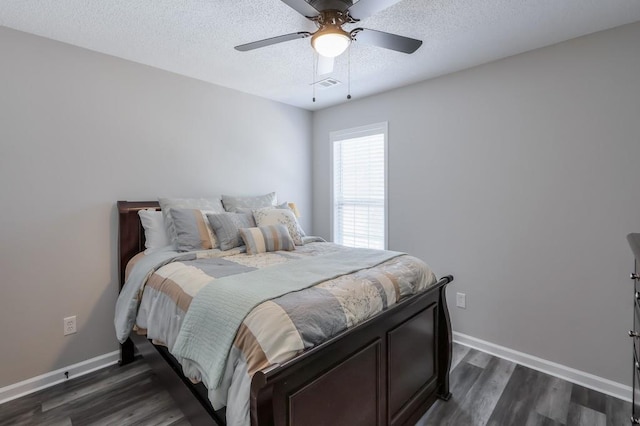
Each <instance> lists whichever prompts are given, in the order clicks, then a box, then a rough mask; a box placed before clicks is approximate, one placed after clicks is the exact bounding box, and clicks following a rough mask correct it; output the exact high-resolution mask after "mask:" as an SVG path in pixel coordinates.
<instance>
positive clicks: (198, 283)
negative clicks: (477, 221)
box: [116, 242, 437, 426]
mask: <svg viewBox="0 0 640 426" xmlns="http://www.w3.org/2000/svg"><path fill="white" fill-rule="evenodd" d="M352 250H353V249H349V248H346V247H343V246H339V245H336V244H332V243H326V242H313V243H307V244H305V245H304V246H300V247H297V248H296V250H294V251H291V252H286V251H278V252H271V253H261V254H257V255H247V254H245V253H243V252H242V250H241V249H233V250H229V251H225V252H221V251H219V250H208V251H202V252H189V253H186V254H185V253H182V254H180V253H175V252H173V253H165V254H162V255H158V256H156V258H154V259H151V258H147V259H142V260H140V261H138V262H137V264H136V265H135V266H134V267H133V268H132V269H131V273H130V276H129V279H128V280H127V284H126V285H125V288H124V289H123V291H122V293H121V299H125V300H118V304H119V305H120V306H121V307H126V309H118V311H117V315H116V328H117V329H118V324H120V329H121V330H123V329H125V328H126V327H129V326H130V325H133V328H134V329H135V330H136V331H137V332H138V333H142V334H146V335H147V337H148V338H150V339H152V340H153V341H154V343H156V344H162V345H166V346H167V347H168V349H169V351H170V352H171V353H172V354H174V356H176V358H177V359H178V360H179V361H180V363H181V364H182V367H183V370H184V372H185V374H186V375H187V376H189V377H190V378H191V380H193V381H194V382H197V381H203V383H204V384H205V385H206V386H207V388H208V389H209V399H210V400H211V402H212V404H213V406H214V408H216V409H218V408H221V407H222V406H226V407H227V410H226V413H227V424H228V425H229V426H234V425H248V424H249V391H250V384H251V377H252V376H253V374H254V373H255V372H256V371H258V370H261V369H263V368H265V367H268V366H269V365H273V364H277V363H282V362H284V361H287V360H289V359H291V358H293V357H294V356H295V355H297V354H298V353H300V352H302V351H304V350H305V349H308V348H311V347H313V346H315V345H317V344H319V343H322V342H323V341H325V340H328V339H329V338H331V337H333V336H335V335H337V334H338V333H340V332H342V331H344V330H345V329H347V328H349V327H352V326H354V325H357V324H358V323H360V322H362V321H364V320H366V319H368V318H370V317H372V316H374V315H376V314H377V313H379V312H381V311H383V310H384V309H386V308H387V307H389V306H391V305H393V304H395V303H396V302H398V301H399V300H401V299H403V298H405V297H408V296H410V295H413V294H415V293H418V292H421V291H423V290H425V289H427V288H428V287H430V286H431V285H433V284H435V283H436V281H437V280H436V277H435V276H434V274H433V272H432V271H431V270H430V269H429V267H428V266H427V265H426V264H425V263H424V262H422V261H421V260H419V259H417V258H415V257H412V256H409V255H400V254H398V253H395V254H392V255H389V256H388V260H385V259H384V258H381V259H380V261H377V262H373V263H372V264H373V265H375V266H372V267H366V268H364V269H359V270H357V271H355V272H350V273H344V274H338V275H336V274H334V273H332V272H329V273H328V275H329V279H322V280H313V282H309V283H308V285H303V286H302V287H308V288H304V289H300V290H299V291H293V292H290V293H286V294H284V295H281V296H277V297H274V298H269V300H266V301H264V302H261V303H258V304H257V306H255V307H254V308H253V309H251V310H250V312H249V313H248V314H247V315H246V316H245V317H244V319H243V320H242V321H241V323H240V325H239V327H238V329H237V331H236V332H235V337H233V340H232V345H231V349H230V350H229V351H228V356H227V357H226V362H225V363H224V365H223V368H222V370H221V374H220V377H221V380H220V381H219V382H218V380H213V381H212V380H210V379H209V377H210V376H211V372H210V371H205V368H204V367H203V366H201V363H199V362H197V361H196V360H193V359H190V358H189V357H183V356H180V355H181V353H184V351H181V352H180V353H177V352H176V351H175V350H174V349H176V348H177V346H176V341H178V340H180V338H179V336H180V333H181V330H182V328H183V325H184V323H185V317H187V316H189V310H190V308H191V307H192V305H196V304H197V303H196V302H195V300H194V299H197V296H198V294H199V293H200V292H201V291H202V290H203V289H204V288H205V287H206V288H207V290H205V292H204V293H207V294H208V295H209V296H208V298H211V296H212V295H214V296H215V294H216V293H215V288H216V287H215V286H216V281H219V282H220V283H223V282H225V281H229V282H230V283H234V285H237V286H238V292H239V294H241V293H242V281H241V280H237V279H233V280H224V279H223V278H224V277H228V276H230V275H236V276H238V277H240V276H241V275H239V274H245V273H250V274H247V275H246V276H247V277H249V276H250V275H253V276H256V277H259V276H260V272H254V271H258V270H263V272H265V273H267V271H269V270H270V269H271V270H274V269H282V270H286V268H282V267H277V268H271V267H273V266H274V265H282V264H284V263H292V264H294V263H295V262H296V261H300V262H299V263H300V264H305V263H307V262H313V258H318V259H320V258H324V259H328V258H331V257H343V258H348V257H349V256H350V253H351V252H352ZM293 270H296V268H293ZM267 275H269V274H268V273H267ZM272 275H273V274H272ZM317 281H319V282H317ZM204 293H203V294H204ZM221 293H222V292H221ZM132 295H133V299H132V300H133V301H132V300H126V299H129V298H131V296H132ZM221 297H222V295H221ZM218 303H221V304H223V305H224V304H225V301H224V300H219V301H218ZM131 307H135V308H137V309H131ZM207 327H213V325H208V326H207ZM130 330H131V328H129V329H128V330H127V332H126V333H123V332H122V331H120V332H119V333H118V334H119V335H118V338H119V339H120V340H122V339H123V338H124V339H126V335H128V332H129V331H130ZM204 340H207V341H208V340H210V339H204ZM180 346H181V345H178V347H180ZM207 350H209V349H208V348H206V347H201V348H198V351H204V352H206V351H207ZM211 350H215V348H211Z"/></svg>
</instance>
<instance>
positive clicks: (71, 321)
mask: <svg viewBox="0 0 640 426" xmlns="http://www.w3.org/2000/svg"><path fill="white" fill-rule="evenodd" d="M63 323H64V335H65V336H67V335H69V334H74V333H75V332H76V316H75V315H74V316H72V317H67V318H65V319H64V320H63Z"/></svg>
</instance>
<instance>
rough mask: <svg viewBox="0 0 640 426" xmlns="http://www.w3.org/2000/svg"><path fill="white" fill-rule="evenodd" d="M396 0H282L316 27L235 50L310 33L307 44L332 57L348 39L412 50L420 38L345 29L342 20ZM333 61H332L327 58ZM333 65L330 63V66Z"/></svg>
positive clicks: (370, 12)
mask: <svg viewBox="0 0 640 426" xmlns="http://www.w3.org/2000/svg"><path fill="white" fill-rule="evenodd" d="M399 1H400V0H309V1H308V2H307V1H305V0H282V2H283V3H285V4H286V5H288V6H290V7H291V8H292V9H294V10H295V11H297V12H298V13H300V14H301V15H303V16H304V17H306V18H307V19H309V20H311V21H313V22H314V23H315V24H316V25H317V26H318V30H317V31H315V32H314V33H310V32H308V31H300V32H297V33H291V34H285V35H281V36H277V37H271V38H267V39H264V40H259V41H254V42H252V43H247V44H241V45H240V46H236V47H235V48H236V50H239V51H241V52H245V51H248V50H253V49H258V48H261V47H265V46H270V45H272V44H276V43H282V42H285V41H290V40H296V39H299V38H307V37H311V46H312V47H313V49H314V50H315V51H316V52H317V53H318V54H319V55H320V56H321V57H325V58H334V57H336V56H339V55H340V54H342V53H343V52H344V51H345V50H346V49H347V48H348V47H349V44H351V42H352V41H354V40H357V41H358V42H362V43H366V44H371V45H374V46H378V47H384V48H386V49H391V50H395V51H398V52H403V53H413V52H415V51H416V50H417V49H418V48H419V47H420V45H422V41H421V40H416V39H413V38H409V37H403V36H400V35H397V34H391V33H386V32H383V31H377V30H371V29H368V28H355V29H353V30H351V31H349V32H347V31H345V30H344V29H343V28H342V26H343V25H344V24H354V23H356V22H358V21H360V20H361V19H365V18H367V17H369V16H371V15H373V14H375V13H377V12H379V11H381V10H383V9H386V8H387V7H389V6H392V5H394V4H396V3H398V2H399ZM331 62H333V61H331ZM331 68H333V66H331Z"/></svg>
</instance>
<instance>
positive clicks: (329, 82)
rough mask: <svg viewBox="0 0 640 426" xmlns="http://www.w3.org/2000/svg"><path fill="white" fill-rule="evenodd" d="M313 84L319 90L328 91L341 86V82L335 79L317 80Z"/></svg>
mask: <svg viewBox="0 0 640 426" xmlns="http://www.w3.org/2000/svg"><path fill="white" fill-rule="evenodd" d="M313 84H315V85H316V87H317V88H319V89H328V88H330V87H333V86H338V85H340V84H342V82H341V81H340V80H336V79H335V78H325V79H324V80H318V81H316V82H315V83H313Z"/></svg>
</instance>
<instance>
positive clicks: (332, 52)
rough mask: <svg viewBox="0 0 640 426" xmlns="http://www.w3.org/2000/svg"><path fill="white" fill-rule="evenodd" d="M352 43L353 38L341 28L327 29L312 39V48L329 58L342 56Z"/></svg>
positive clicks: (317, 33) (320, 31)
mask: <svg viewBox="0 0 640 426" xmlns="http://www.w3.org/2000/svg"><path fill="white" fill-rule="evenodd" d="M350 43H351V36H350V35H349V33H348V32H346V31H344V30H343V29H342V28H340V27H325V28H323V29H321V30H319V31H317V32H316V33H315V34H314V35H313V36H312V37H311V46H313V48H314V49H315V51H316V52H318V54H319V55H322V56H326V57H327V58H335V57H336V56H339V55H341V54H342V53H343V52H344V51H345V50H347V47H349V44H350Z"/></svg>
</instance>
